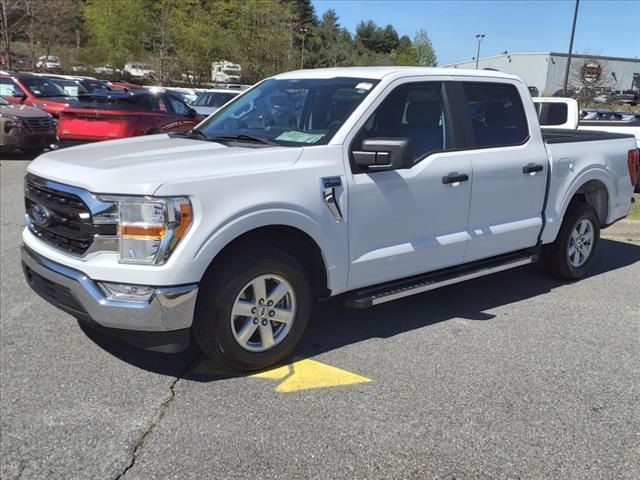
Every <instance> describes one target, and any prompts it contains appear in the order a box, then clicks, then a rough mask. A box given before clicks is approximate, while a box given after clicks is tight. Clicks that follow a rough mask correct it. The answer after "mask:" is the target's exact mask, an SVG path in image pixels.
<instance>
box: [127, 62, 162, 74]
mask: <svg viewBox="0 0 640 480" xmlns="http://www.w3.org/2000/svg"><path fill="white" fill-rule="evenodd" d="M123 71H124V72H125V73H127V74H129V75H131V76H132V77H133V78H147V77H149V76H151V75H153V74H155V73H156V72H155V71H154V70H152V69H151V68H149V67H148V66H146V65H145V64H144V63H127V64H126V65H125V66H124V69H123Z"/></svg>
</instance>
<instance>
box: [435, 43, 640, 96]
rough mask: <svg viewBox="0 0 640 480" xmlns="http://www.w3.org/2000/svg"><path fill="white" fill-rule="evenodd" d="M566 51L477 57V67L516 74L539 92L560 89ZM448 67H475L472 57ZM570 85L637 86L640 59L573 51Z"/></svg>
mask: <svg viewBox="0 0 640 480" xmlns="http://www.w3.org/2000/svg"><path fill="white" fill-rule="evenodd" d="M566 66H567V54H566V53H553V52H548V53H547V52H544V53H508V52H505V53H503V54H502V55H495V56H492V57H485V58H480V60H479V61H478V68H479V69H483V68H490V69H495V70H499V71H501V72H505V73H510V74H513V75H518V76H519V77H521V78H522V79H523V80H524V81H525V83H526V84H527V86H530V87H536V88H537V89H538V91H539V92H540V94H541V95H551V94H553V93H554V92H556V91H558V90H560V89H562V87H563V83H564V75H565V68H566ZM444 67H447V68H468V69H474V68H476V61H475V59H472V60H467V61H464V62H458V63H452V64H450V65H444ZM569 71H570V73H569V85H570V86H573V87H578V86H581V85H589V84H590V83H592V84H593V85H594V86H597V87H600V88H602V87H606V88H610V89H611V90H628V89H640V59H637V58H620V57H602V56H595V55H579V54H573V55H572V59H571V67H570V69H569Z"/></svg>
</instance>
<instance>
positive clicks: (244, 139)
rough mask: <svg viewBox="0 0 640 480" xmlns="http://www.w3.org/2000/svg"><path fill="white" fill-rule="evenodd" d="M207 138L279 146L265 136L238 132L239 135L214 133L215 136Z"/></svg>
mask: <svg viewBox="0 0 640 480" xmlns="http://www.w3.org/2000/svg"><path fill="white" fill-rule="evenodd" d="M207 140H210V141H212V142H216V141H223V142H224V141H227V140H238V141H240V142H253V143H261V144H263V145H273V146H276V147H279V146H280V145H279V144H277V143H275V142H272V141H270V140H267V139H266V138H261V137H254V136H253V135H245V134H239V135H216V136H215V137H211V138H207Z"/></svg>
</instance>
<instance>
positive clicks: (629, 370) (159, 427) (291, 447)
mask: <svg viewBox="0 0 640 480" xmlns="http://www.w3.org/2000/svg"><path fill="white" fill-rule="evenodd" d="M27 164H28V159H25V158H18V159H14V160H6V159H5V160H3V161H2V162H1V163H0V175H1V185H0V191H1V222H2V231H1V269H0V271H1V275H2V285H1V287H2V295H1V323H0V357H1V358H0V360H1V361H0V365H1V384H0V387H1V388H0V393H1V397H0V407H1V412H0V413H1V415H0V419H1V426H2V435H1V445H0V447H1V448H0V477H2V478H3V479H7V480H9V479H17V478H21V479H58V478H60V479H62V478H64V479H94V478H95V479H118V478H124V479H152V478H154V479H206V478H212V479H218V478H219V479H236V478H237V479H246V478H251V479H271V478H282V479H284V478H287V479H289V478H291V479H316V478H317V479H328V478H332V479H338V478H345V479H365V478H366V479H376V478H379V479H390V478H397V479H401V478H402V479H405V478H415V479H432V478H437V479H476V478H483V479H484V478H491V479H493V478H496V479H503V478H504V479H516V478H518V479H565V478H566V479H585V478H589V479H614V478H615V479H638V478H640V295H639V293H638V287H639V285H640V281H639V279H640V244H638V243H631V242H621V241H614V240H603V241H602V242H601V250H600V252H599V256H598V258H597V261H596V265H595V268H594V270H593V273H592V275H591V276H590V277H588V278H586V279H584V280H583V281H580V282H578V283H573V284H563V283H560V282H557V281H554V280H552V279H550V278H549V277H547V276H546V274H545V273H544V272H543V271H542V270H541V269H540V268H539V267H538V266H532V267H527V268H523V269H521V270H517V271H511V272H505V273H502V274H497V275H495V276H493V277H489V278H484V279H478V280H474V281H472V282H469V283H465V284H460V285H457V286H452V287H448V288H445V289H442V290H439V291H435V292H431V293H427V294H424V295H420V296H417V297H413V298H410V299H407V300H403V301H399V302H396V303H390V304H386V305H384V306H381V307H379V308H375V309H372V310H368V311H366V310H365V311H354V310H347V309H345V308H343V307H342V305H341V303H340V302H338V301H330V302H326V303H323V304H320V305H318V306H317V308H316V310H315V313H314V317H313V323H312V326H311V329H310V331H309V332H308V333H307V335H306V339H305V341H304V342H303V344H302V345H301V347H300V348H299V349H298V351H297V353H296V363H293V364H292V365H288V366H284V367H281V368H280V369H276V370H273V371H271V372H266V373H263V374H261V375H257V376H256V375H254V376H234V375H232V374H229V373H228V372H222V371H220V370H219V369H218V368H216V367H215V366H214V365H211V364H210V363H209V362H207V361H204V360H203V359H202V358H201V357H200V356H199V355H198V354H197V352H195V351H188V352H186V353H184V354H181V355H178V356H171V355H162V354H153V353H147V352H143V351H139V350H135V349H131V348H129V347H126V346H124V345H121V344H119V343H117V342H115V341H112V340H109V339H107V338H104V337H101V336H100V335H97V334H95V333H93V332H92V331H90V330H85V329H82V328H81V327H80V326H79V325H78V323H77V321H75V320H74V319H73V318H72V317H70V316H68V315H66V314H64V313H62V312H60V311H58V310H56V309H54V308H53V307H50V306H49V305H48V304H47V303H45V302H44V301H43V300H42V299H40V298H39V297H37V296H36V295H35V294H34V293H32V292H31V291H30V290H29V289H28V287H27V286H26V284H25V281H24V279H23V277H22V272H21V267H20V262H19V245H20V232H21V229H22V225H23V206H22V192H21V190H22V177H23V175H24V171H25V169H26V166H27ZM338 369H339V370H338Z"/></svg>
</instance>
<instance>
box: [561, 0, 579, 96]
mask: <svg viewBox="0 0 640 480" xmlns="http://www.w3.org/2000/svg"><path fill="white" fill-rule="evenodd" d="M578 5H580V0H576V7H575V9H574V10H573V26H572V27H571V40H569V55H567V68H565V70H564V84H563V85H562V93H563V95H564V96H565V97H566V96H567V84H568V83H569V67H570V66H571V52H573V36H574V35H575V33H576V20H577V19H578Z"/></svg>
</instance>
